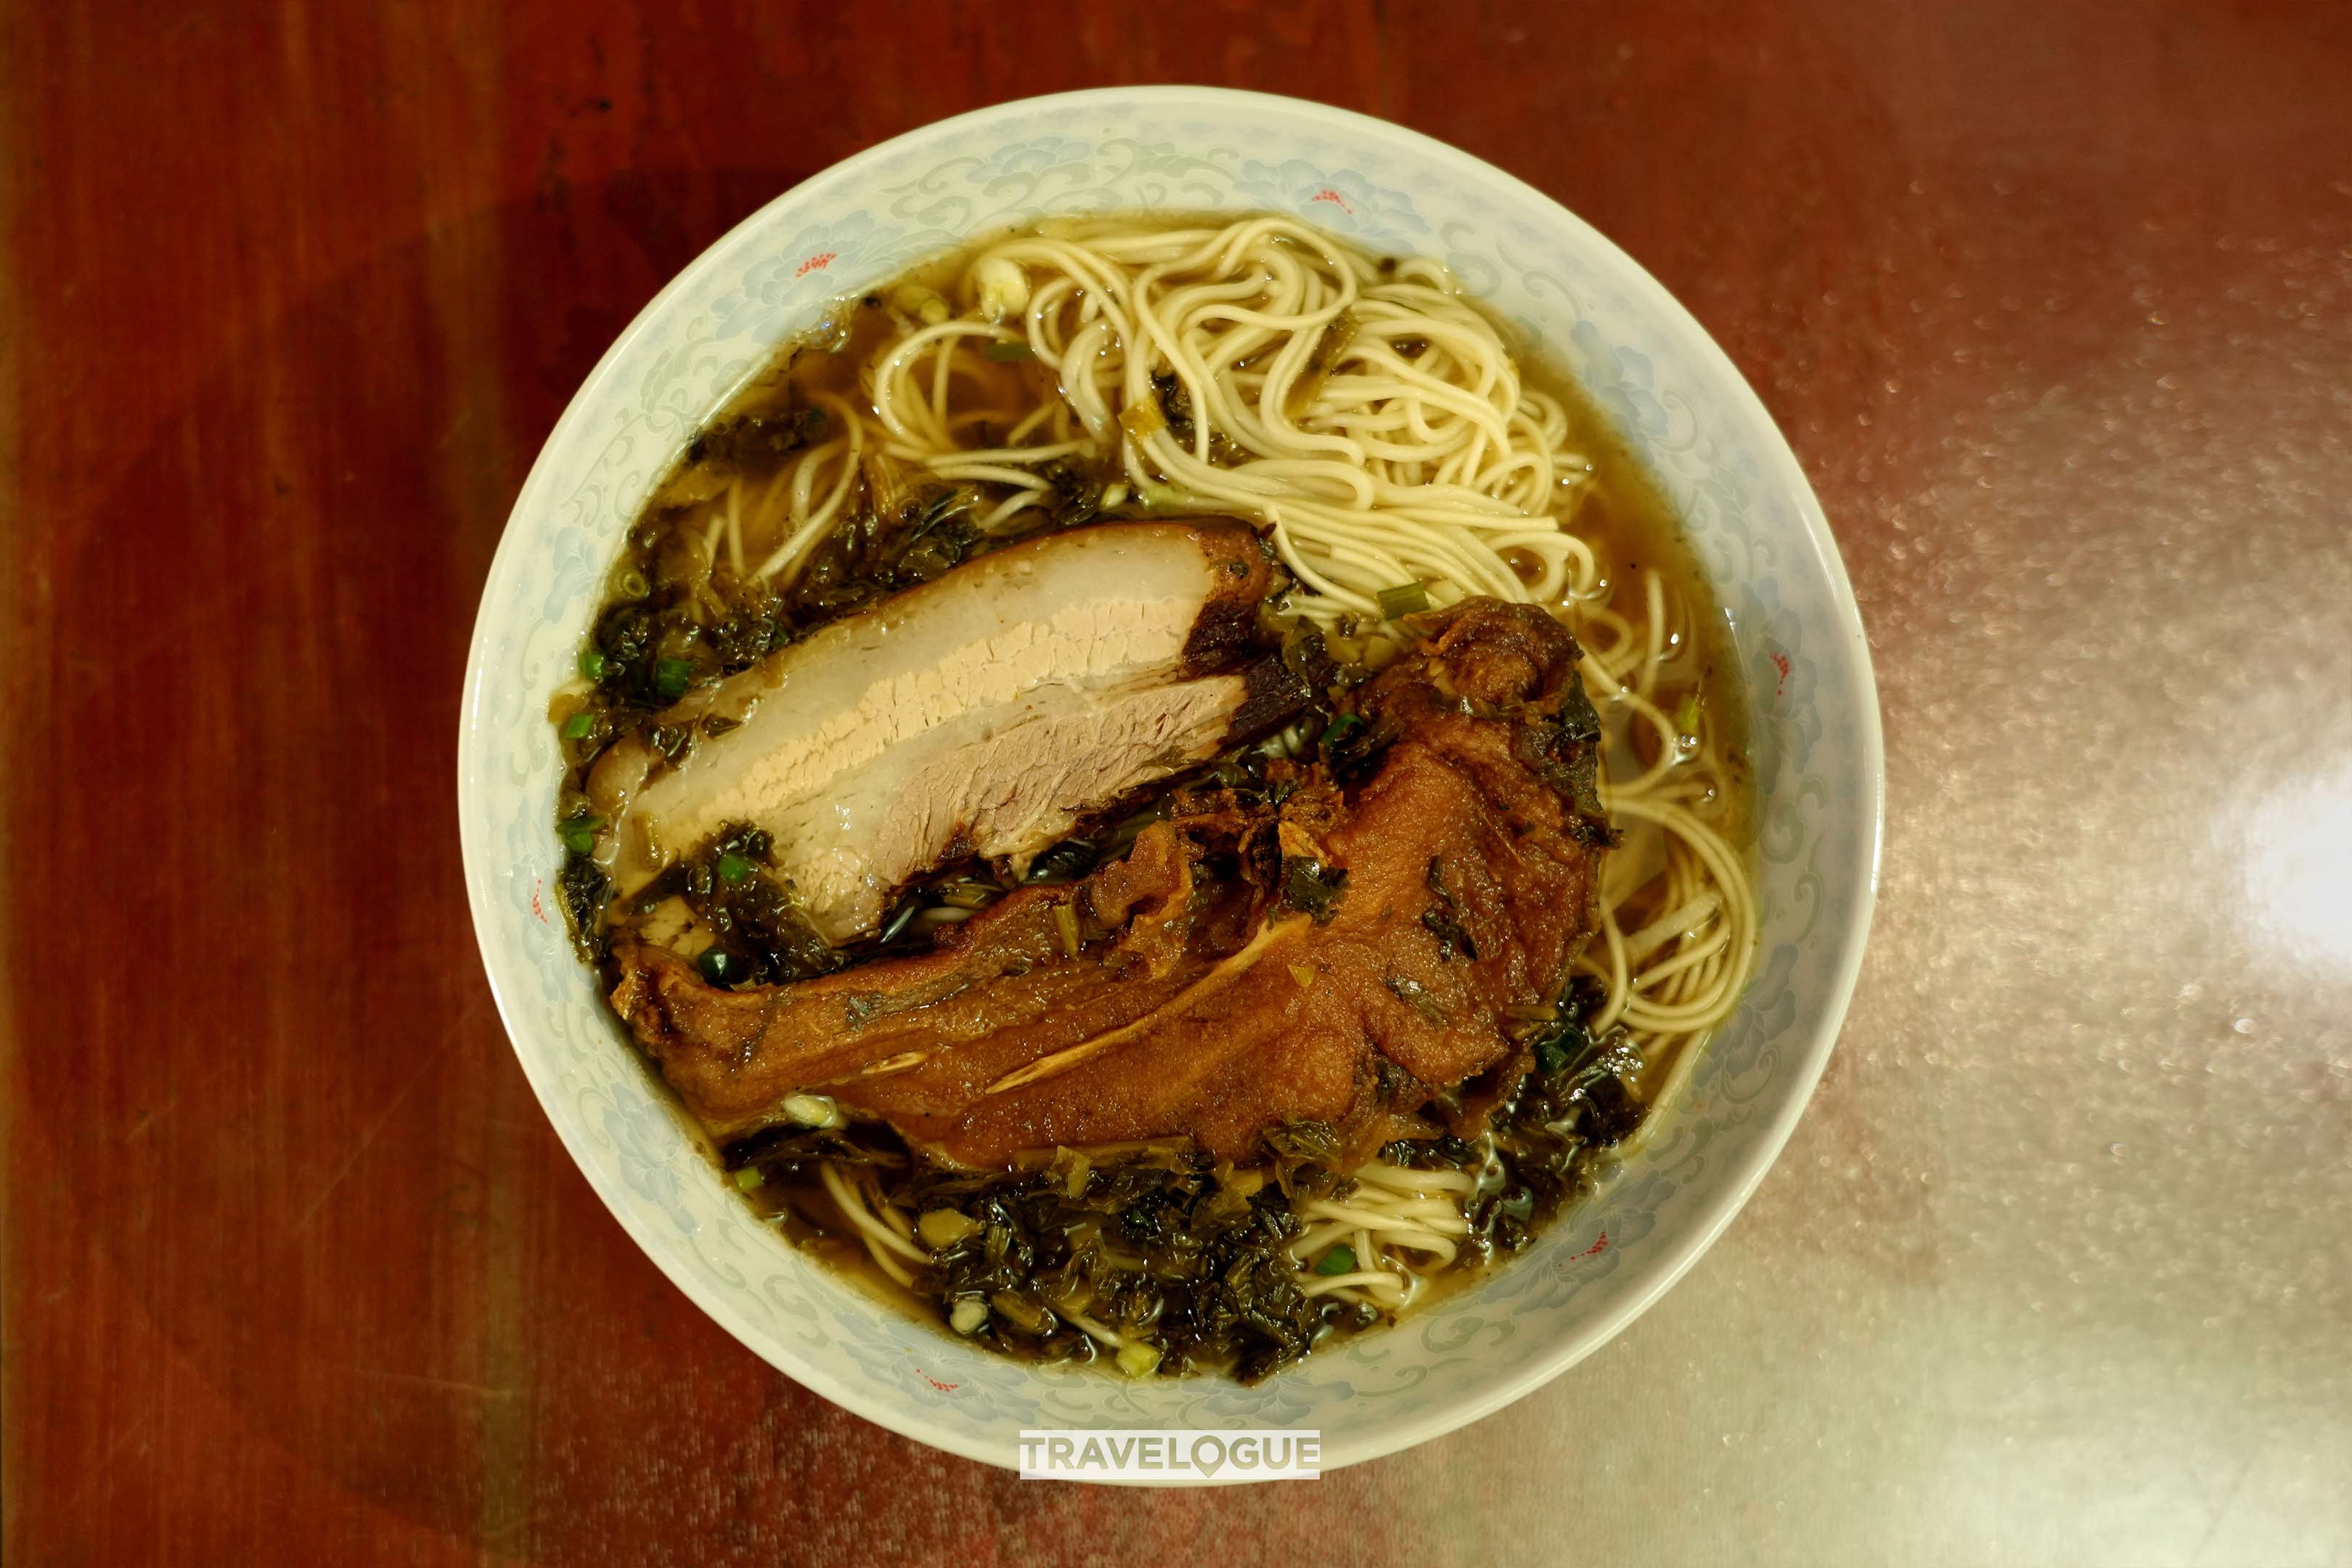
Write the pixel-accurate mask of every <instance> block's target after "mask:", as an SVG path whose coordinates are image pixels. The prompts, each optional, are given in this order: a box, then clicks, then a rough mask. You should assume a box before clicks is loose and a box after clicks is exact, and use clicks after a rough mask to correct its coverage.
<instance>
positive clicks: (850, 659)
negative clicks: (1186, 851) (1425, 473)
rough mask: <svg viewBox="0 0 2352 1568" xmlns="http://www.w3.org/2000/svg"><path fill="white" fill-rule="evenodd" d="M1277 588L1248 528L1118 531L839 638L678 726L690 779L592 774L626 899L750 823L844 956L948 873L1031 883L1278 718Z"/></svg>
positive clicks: (966, 575) (984, 571) (765, 668)
mask: <svg viewBox="0 0 2352 1568" xmlns="http://www.w3.org/2000/svg"><path fill="white" fill-rule="evenodd" d="M1268 571H1269V568H1268V563H1267V561H1266V558H1265V552H1263V551H1262V550H1260V549H1259V547H1258V545H1257V542H1256V540H1255V536H1254V535H1253V534H1252V533H1251V531H1249V529H1248V528H1247V527H1245V526H1244V525H1242V524H1239V523H1229V522H1220V521H1207V520H1194V521H1171V522H1150V523H1118V524H1105V525H1102V526H1099V527H1095V528H1085V529H1076V530H1072V531H1066V532H1061V533H1055V534H1048V535H1045V536H1042V537H1040V538H1037V539H1034V540H1031V541H1029V542H1024V543H1021V544H1016V545H1013V546H1011V547H1009V548H1007V549H1004V550H1001V551H997V552H993V553H992V554H988V555H984V556H982V557H981V558H980V559H978V560H976V561H972V562H970V563H966V564H964V565H962V566H960V567H958V568H956V569H955V570H954V571H952V572H950V573H947V574H944V575H942V576H940V577H938V578H936V579H934V580H933V581H931V582H929V583H928V584H923V585H922V586H920V587H918V588H915V589H912V590H910V591H908V592H907V593H905V594H902V595H898V596H896V597H894V598H892V599H890V600H888V601H887V602H886V603H884V604H882V605H877V606H876V607H875V608H873V609H871V610H868V611H866V612H864V613H862V614H858V615H855V616H846V617H845V618H843V619H841V620H839V621H835V622H834V623H832V624H830V625H828V626H824V627H822V628H820V629H819V630H817V631H816V632H814V633H813V634H811V635H810V636H809V637H805V638H803V639H802V640H801V641H798V642H795V643H793V644H792V645H791V646H790V647H784V648H781V649H779V650H777V651H776V652H775V653H773V654H771V655H770V656H769V657H768V658H765V659H763V660H761V662H760V663H759V664H757V665H754V666H753V667H751V668H749V669H746V670H743V671H741V672H740V673H739V674H737V675H734V676H731V677H730V678H729V679H727V680H725V681H723V682H721V683H719V685H717V686H715V687H712V688H709V689H705V690H702V691H698V692H696V693H694V694H692V695H691V696H690V697H689V698H688V699H687V700H685V701H683V702H681V703H679V704H678V705H677V707H676V708H675V709H673V710H671V711H670V712H669V713H667V714H665V715H664V716H663V722H664V723H666V724H671V725H685V726H689V727H692V728H694V729H695V730H696V731H697V733H698V736H699V738H698V740H697V741H696V742H695V744H694V746H693V748H692V750H691V751H689V752H688V753H687V755H686V756H685V758H684V759H683V760H682V761H681V762H680V763H679V764H678V765H677V766H675V767H666V766H664V765H662V763H661V762H660V760H659V758H658V756H657V755H656V753H655V752H654V751H653V750H652V749H651V747H650V746H649V745H648V744H647V743H646V742H644V741H643V740H639V739H631V740H628V741H625V742H621V743H620V744H618V745H615V746H614V748H613V749H612V751H611V752H608V753H607V754H606V755H605V756H604V758H603V759H602V760H601V761H600V762H599V763H598V764H597V767H596V770H595V773H594V774H593V777H592V778H591V780H590V783H589V790H590V795H591V797H592V799H593V800H594V801H595V802H596V804H597V805H598V808H599V809H600V810H601V811H602V812H603V813H604V815H606V816H608V817H610V818H611V819H612V820H613V821H614V823H615V824H616V826H617V829H618V830H617V832H616V833H615V834H614V836H613V846H614V847H613V850H612V854H613V865H612V870H613V872H614V878H615V880H616V881H617V882H618V883H619V885H620V889H621V890H622V891H623V892H624V893H628V892H633V891H635V889H638V888H640V887H642V886H644V885H645V884H646V882H647V881H649V880H651V879H653V877H654V876H655V875H656V874H657V873H658V872H659V871H660V870H661V869H662V868H664V867H665V866H667V865H668V864H669V863H670V862H671V861H672V860H674V859H675V858H677V857H678V856H680V855H682V854H686V853H689V852H691V851H692V850H693V849H695V848H696V847H698V845H699V844H700V843H702V842H703V841H705V840H707V839H708V838H709V837H710V836H711V835H712V834H713V833H715V832H716V831H717V830H718V829H719V827H720V826H724V825H726V824H730V823H737V822H743V823H750V824H751V825H753V826H759V827H763V828H766V829H767V830H768V831H769V833H770V834H771V836H772V839H773V841H774V845H775V853H776V857H777V867H778V869H779V870H780V871H781V873H782V875H783V876H785V877H786V878H788V879H790V880H791V882H792V883H793V887H794V889H796V890H797V892H798V894H799V897H800V900H801V902H802V906H803V910H804V912H805V913H806V915H807V917H808V919H809V922H810V924H811V925H812V926H814V928H815V930H816V931H817V932H818V933H819V934H820V935H822V936H823V937H824V938H825V939H826V940H827V941H828V942H835V943H839V942H845V941H847V940H849V939H851V938H853V937H856V936H857V935H859V934H862V933H864V932H866V931H869V930H871V929H872V928H873V926H874V925H875V924H876V923H877V921H878V920H879V918H880V916H881V914H882V912H883V909H884V906H885V903H886V901H887V900H888V898H889V896H890V894H891V892H892V891H893V889H896V888H897V887H898V885H899V884H900V883H902V882H904V881H905V880H906V879H908V877H910V876H912V875H913V874H915V873H917V872H919V871H921V870H923V869H925V868H929V867H930V866H932V865H935V864H937V863H939V862H940V860H942V859H944V858H949V857H950V856H951V855H954V854H978V855H982V856H986V857H989V858H1004V859H1008V860H1011V861H1013V863H1014V865H1015V866H1016V868H1017V867H1020V866H1024V865H1025V863H1026V861H1027V859H1028V858H1029V857H1031V856H1033V855H1034V854H1035V853H1036V852H1037V851H1038V850H1040V849H1042V848H1044V847H1046V846H1047V845H1049V844H1051V843H1053V842H1054V841H1055V839H1057V838H1060V837H1063V836H1065V835H1066V833H1067V832H1068V831H1069V829H1070V827H1071V826H1072V825H1073V824H1074V823H1075V822H1076V819H1077V818H1078V817H1079V816H1081V815H1083V814H1084V813H1086V812H1087V811H1088V810H1090V809H1094V808H1097V807H1100V806H1102V805H1107V804H1108V803H1109V802H1111V801H1113V800H1115V799H1117V798H1118V796H1120V795H1124V794H1126V793H1128V792H1129V791H1131V790H1133V789H1135V788H1137V787H1138V786H1139V785H1142V784H1148V783H1150V782H1151V781H1153V780H1155V779H1159V778H1163V777H1165V776H1167V775H1168V774H1169V773H1172V772H1174V771H1176V770H1179V769H1181V768H1183V767H1185V766H1188V765H1190V764H1191V763H1196V762H1199V761H1201V760H1202V759H1204V758H1207V757H1209V756H1212V755H1213V754H1214V753H1215V752H1218V751H1219V750H1221V749H1222V748H1223V747H1224V746H1225V745H1227V744H1229V743H1230V742H1232V741H1233V740H1234V739H1238V738H1241V737H1243V736H1244V735H1245V734H1246V733H1248V732H1250V731H1253V729H1262V728H1264V727H1265V726H1266V725H1267V724H1269V723H1272V722H1274V721H1278V720H1279V718H1280V717H1281V716H1282V713H1283V711H1284V696H1285V693H1286V691H1288V690H1290V689H1292V683H1290V682H1288V681H1287V680H1286V678H1284V676H1283V674H1282V671H1281V668H1280V666H1279V664H1278V663H1269V662H1263V661H1262V662H1260V663H1258V664H1256V665H1255V666H1254V667H1252V666H1249V665H1247V664H1246V662H1245V661H1246V660H1247V657H1248V654H1249V651H1250V647H1251V643H1252V637H1253V634H1254V631H1255V621H1256V613H1257V605H1258V603H1259V601H1260V600H1261V599H1262V598H1263V597H1264V596H1265V593H1266V591H1267V587H1268ZM714 721H716V722H714ZM713 729H718V730H720V731H722V732H720V733H716V734H713V733H710V732H709V731H711V730H713Z"/></svg>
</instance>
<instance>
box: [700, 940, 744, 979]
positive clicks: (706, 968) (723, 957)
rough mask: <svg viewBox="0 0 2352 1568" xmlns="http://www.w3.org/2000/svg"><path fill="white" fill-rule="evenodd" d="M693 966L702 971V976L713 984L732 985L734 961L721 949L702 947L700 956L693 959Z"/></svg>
mask: <svg viewBox="0 0 2352 1568" xmlns="http://www.w3.org/2000/svg"><path fill="white" fill-rule="evenodd" d="M694 967H695V968H697V969H699V970H700V971H702V977H703V978H704V979H705V980H708V981H709V982H710V984H713V985H732V984H734V983H735V968H736V965H735V961H734V960H733V959H731V958H730V957H728V956H727V954H726V952H725V951H724V950H722V949H719V948H716V947H706V948H704V949H703V950H702V956H701V957H700V958H698V959H696V960H695V961H694Z"/></svg>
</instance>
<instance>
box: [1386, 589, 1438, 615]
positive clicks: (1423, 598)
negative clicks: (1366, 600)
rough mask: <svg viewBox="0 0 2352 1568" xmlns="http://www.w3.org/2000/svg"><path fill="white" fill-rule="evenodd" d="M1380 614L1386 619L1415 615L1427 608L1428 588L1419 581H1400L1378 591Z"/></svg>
mask: <svg viewBox="0 0 2352 1568" xmlns="http://www.w3.org/2000/svg"><path fill="white" fill-rule="evenodd" d="M1380 600H1381V616H1382V618H1384V619H1386V620H1391V621H1392V620H1395V619H1396V618H1397V617H1398V616H1410V615H1416V614H1418V613H1419V612H1421V611H1423V610H1425V609H1427V608H1429V590H1428V589H1427V588H1425V587H1423V585H1422V584H1419V583H1400V584H1397V585H1396V586H1395V587H1393V588H1383V589H1381V592H1380Z"/></svg>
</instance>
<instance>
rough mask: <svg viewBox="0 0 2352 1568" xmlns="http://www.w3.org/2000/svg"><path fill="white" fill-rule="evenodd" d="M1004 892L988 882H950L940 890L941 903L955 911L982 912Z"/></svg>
mask: <svg viewBox="0 0 2352 1568" xmlns="http://www.w3.org/2000/svg"><path fill="white" fill-rule="evenodd" d="M1000 891H1002V889H998V888H996V887H994V886H992V885H991V884H989V883H987V882H969V881H967V882H949V883H946V884H944V885H943V886H942V887H940V889H939V894H940V902H941V903H943V904H945V905H947V906H948V907H949V908H950V909H955V910H982V909H986V908H987V907H988V906H989V905H990V904H992V903H993V902H995V901H996V895H997V894H998V893H999V892H1000Z"/></svg>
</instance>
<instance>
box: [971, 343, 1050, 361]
mask: <svg viewBox="0 0 2352 1568" xmlns="http://www.w3.org/2000/svg"><path fill="white" fill-rule="evenodd" d="M980 352H981V353H982V354H984V355H986V356H987V357H988V358H990V359H992V360H994V361H995V362H996V363H999V364H1018V363H1021V362H1022V361H1023V360H1026V359H1035V358H1036V357H1037V351H1036V350H1035V349H1033V348H1031V347H1030V346H1029V345H1028V344H1027V343H1024V342H1009V343H991V344H989V345H988V346H987V347H986V348H984V349H982V350H981V351H980Z"/></svg>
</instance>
